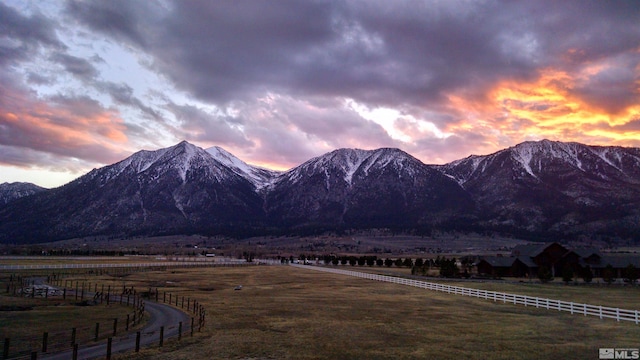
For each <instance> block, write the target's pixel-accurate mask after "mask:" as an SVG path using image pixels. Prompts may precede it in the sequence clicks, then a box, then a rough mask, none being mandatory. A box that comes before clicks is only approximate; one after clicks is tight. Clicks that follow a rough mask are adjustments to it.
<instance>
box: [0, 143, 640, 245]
mask: <svg viewBox="0 0 640 360" xmlns="http://www.w3.org/2000/svg"><path fill="white" fill-rule="evenodd" d="M639 205H640V149H638V148H625V147H601V146H589V145H583V144H579V143H564V142H554V141H548V140H542V141H538V142H525V143H522V144H519V145H516V146H513V147H510V148H507V149H504V150H501V151H498V152H496V153H494V154H490V155H484V156H477V155H472V156H469V157H467V158H465V159H461V160H457V161H453V162H451V163H448V164H445V165H427V164H424V163H422V162H421V161H420V160H418V159H416V158H414V157H413V156H411V155H409V154H408V153H406V152H404V151H401V150H399V149H392V148H383V149H377V150H359V149H339V150H335V151H332V152H330V153H327V154H325V155H322V156H319V157H316V158H313V159H310V160H309V161H307V162H305V163H303V164H301V165H299V166H297V167H294V168H292V169H290V170H288V171H284V172H276V171H271V170H267V169H263V168H260V167H256V166H252V165H249V164H247V163H245V162H243V161H242V160H240V159H238V158H237V157H235V156H234V155H233V154H231V153H229V152H227V151H226V150H224V149H222V148H220V147H212V148H209V149H206V150H205V149H201V148H199V147H196V146H194V145H192V144H190V143H188V142H186V141H183V142H181V143H179V144H177V145H175V146H172V147H169V148H165V149H160V150H155V151H139V152H137V153H135V154H133V155H131V156H130V157H128V158H126V159H124V160H122V161H120V162H118V163H115V164H113V165H109V166H105V167H103V168H100V169H94V170H92V171H91V172H89V173H87V174H86V175H83V176H81V177H79V178H78V179H76V180H74V181H72V182H70V183H68V184H66V185H63V186H61V187H58V188H54V189H43V188H39V187H37V186H35V185H32V184H24V183H14V184H6V183H5V184H2V185H0V242H2V243H36V242H43V241H55V240H62V239H68V238H78V237H87V236H97V235H105V236H113V237H120V236H122V237H124V236H134V235H145V236H154V235H165V234H195V233H198V234H204V235H214V234H222V235H227V236H233V237H247V236H254V235H268V234H309V233H318V232H324V231H344V230H353V229H355V230H358V229H370V228H390V229H394V231H402V232H409V233H414V234H422V235H424V234H429V233H430V232H431V231H433V230H442V231H463V232H465V231H469V232H470V231H473V232H481V233H486V234H494V233H500V234H503V235H511V236H516V237H520V238H528V239H540V240H550V239H554V240H558V239H559V238H594V237H597V238H598V239H599V240H605V241H606V240H608V239H628V240H632V241H634V242H638V241H640V210H638V209H639V208H640V206H639Z"/></svg>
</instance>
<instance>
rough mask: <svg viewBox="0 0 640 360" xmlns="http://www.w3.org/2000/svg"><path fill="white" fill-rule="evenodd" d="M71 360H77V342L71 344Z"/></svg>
mask: <svg viewBox="0 0 640 360" xmlns="http://www.w3.org/2000/svg"><path fill="white" fill-rule="evenodd" d="M72 356H73V360H78V344H73V355H72Z"/></svg>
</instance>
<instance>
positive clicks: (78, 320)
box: [0, 296, 142, 354]
mask: <svg viewBox="0 0 640 360" xmlns="http://www.w3.org/2000/svg"><path fill="white" fill-rule="evenodd" d="M77 303H80V300H78V301H75V300H73V298H68V299H67V300H62V299H60V298H58V299H38V298H35V299H32V298H20V297H9V296H0V306H2V307H3V308H4V309H5V310H7V309H8V308H10V307H12V306H13V307H16V306H17V307H25V308H26V309H24V310H17V311H1V312H0V339H2V341H3V342H4V339H6V338H10V339H11V340H10V341H11V347H10V348H11V349H10V350H11V351H10V354H15V353H17V352H25V351H26V352H27V353H29V352H30V351H36V350H40V349H41V347H42V338H43V333H44V332H47V333H48V344H49V349H52V348H54V347H56V346H61V345H64V346H67V347H68V346H70V341H71V333H72V328H74V327H75V328H76V340H77V342H79V343H88V342H91V341H92V340H93V337H94V336H95V324H96V323H100V330H99V331H100V332H99V334H100V338H104V337H105V336H108V334H112V333H113V319H114V318H118V331H119V333H123V332H124V329H125V321H126V317H127V314H130V313H132V308H131V307H126V306H124V305H117V304H111V305H106V304H101V305H94V306H77V305H76V304H77ZM140 326H142V325H141V324H140V325H138V326H137V327H140ZM133 329H134V327H133V325H132V326H131V327H130V330H133Z"/></svg>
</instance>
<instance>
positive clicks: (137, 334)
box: [136, 331, 140, 352]
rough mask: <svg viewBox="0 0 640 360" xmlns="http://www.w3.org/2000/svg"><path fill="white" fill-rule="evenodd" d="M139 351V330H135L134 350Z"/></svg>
mask: <svg viewBox="0 0 640 360" xmlns="http://www.w3.org/2000/svg"><path fill="white" fill-rule="evenodd" d="M139 351H140V331H138V332H136V352H139Z"/></svg>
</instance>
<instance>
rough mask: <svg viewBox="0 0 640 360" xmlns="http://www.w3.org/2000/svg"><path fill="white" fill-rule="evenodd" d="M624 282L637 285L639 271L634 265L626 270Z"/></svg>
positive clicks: (630, 265)
mask: <svg viewBox="0 0 640 360" xmlns="http://www.w3.org/2000/svg"><path fill="white" fill-rule="evenodd" d="M624 281H626V282H628V283H630V284H635V283H636V281H638V269H636V267H635V266H634V265H633V264H629V265H628V266H627V267H626V268H625V269H624Z"/></svg>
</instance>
